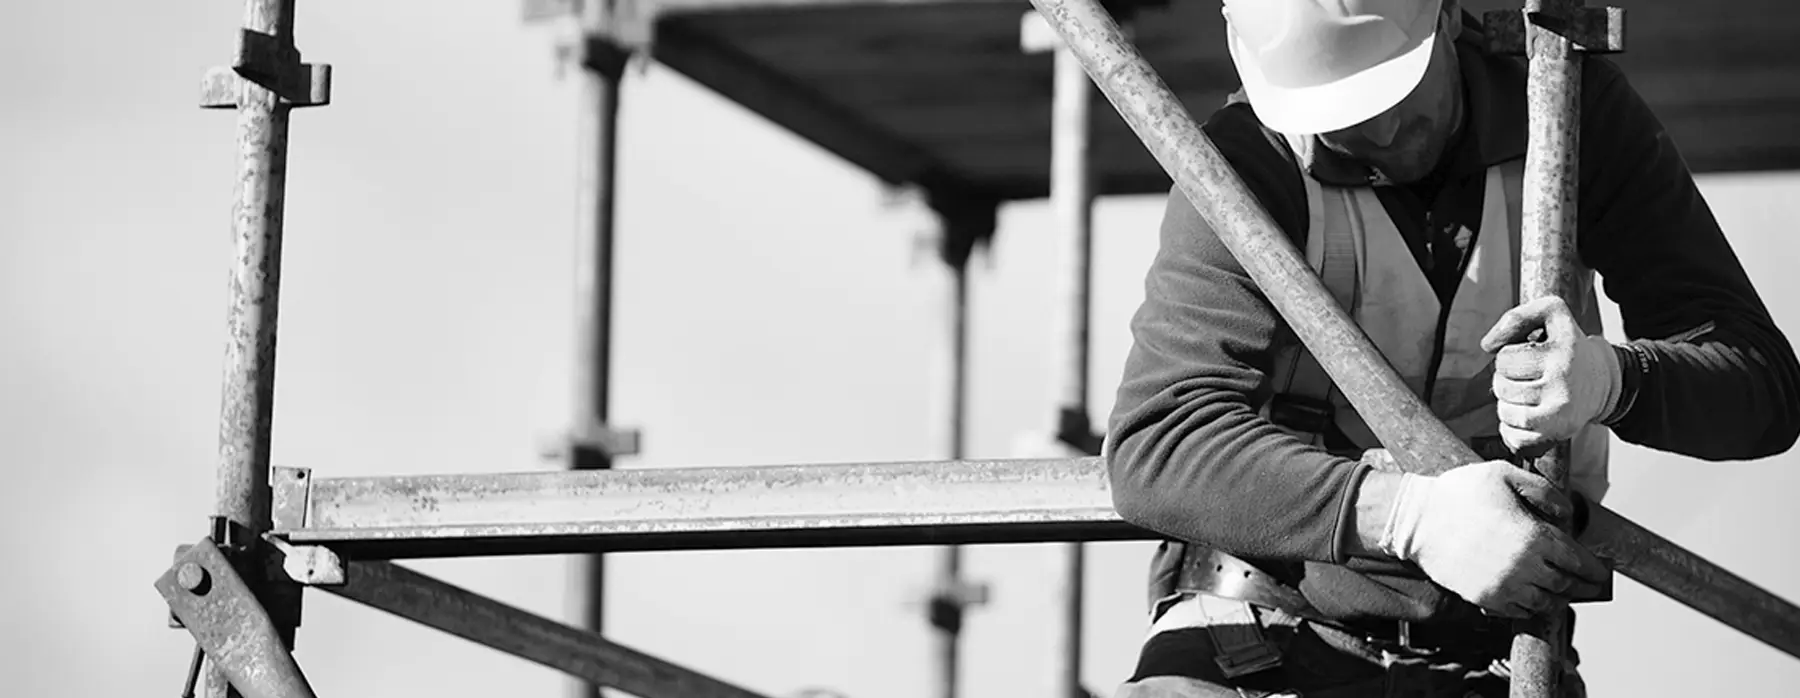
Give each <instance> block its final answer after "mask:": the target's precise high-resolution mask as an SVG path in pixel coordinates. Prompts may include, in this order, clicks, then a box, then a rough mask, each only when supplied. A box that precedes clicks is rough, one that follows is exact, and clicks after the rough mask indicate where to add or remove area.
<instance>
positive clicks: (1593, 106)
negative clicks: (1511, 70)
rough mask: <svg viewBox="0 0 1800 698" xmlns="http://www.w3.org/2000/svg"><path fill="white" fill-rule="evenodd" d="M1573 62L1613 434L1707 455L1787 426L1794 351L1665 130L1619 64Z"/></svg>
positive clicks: (1787, 443) (1584, 235)
mask: <svg viewBox="0 0 1800 698" xmlns="http://www.w3.org/2000/svg"><path fill="white" fill-rule="evenodd" d="M1586 64H1587V68H1586V71H1585V75H1584V76H1583V93H1584V98H1583V100H1582V101H1583V105H1582V131H1581V139H1582V145H1581V150H1582V152H1581V168H1582V173H1581V191H1580V195H1581V199H1580V203H1579V216H1580V218H1579V220H1580V224H1581V233H1580V239H1579V245H1580V254H1581V256H1582V258H1583V260H1584V261H1586V262H1587V264H1588V266H1589V267H1591V268H1593V269H1594V270H1595V271H1597V272H1598V273H1599V274H1600V276H1601V278H1602V279H1603V283H1604V288H1605V291H1606V294H1607V296H1608V297H1609V298H1611V299H1612V300H1613V301H1614V302H1615V303H1617V304H1618V305H1619V310H1620V315H1621V316H1622V317H1623V319H1624V324H1625V327H1624V330H1625V335H1626V337H1627V338H1629V340H1630V341H1629V344H1630V345H1633V346H1635V347H1636V348H1639V349H1641V351H1626V352H1621V356H1622V357H1624V358H1625V359H1626V361H1625V362H1624V364H1623V365H1624V367H1625V370H1626V371H1627V373H1629V374H1632V375H1631V377H1630V378H1628V379H1627V381H1628V383H1627V384H1628V385H1631V384H1633V383H1635V385H1636V389H1635V396H1632V395H1627V396H1625V398H1624V399H1626V400H1628V401H1630V403H1629V405H1630V406H1629V407H1628V410H1627V411H1626V412H1625V414H1624V415H1623V416H1622V417H1621V418H1619V419H1618V421H1616V422H1615V423H1614V425H1613V433H1615V434H1617V435H1618V436H1619V437H1620V438H1621V439H1623V440H1625V441H1627V442H1630V443H1634V444H1638V445H1641V446H1645V447H1649V448H1655V449H1658V450H1663V451H1668V452H1673V453H1679V454H1682V455H1686V456H1690V457H1695V458H1702V459H1707V460H1735V459H1751V458H1761V457H1765V456H1770V455H1774V454H1778V453H1781V452H1783V451H1786V450H1788V449H1789V448H1790V447H1792V446H1793V444H1794V441H1795V437H1796V434H1800V392H1797V390H1800V365H1797V364H1796V362H1795V358H1794V350H1793V347H1792V346H1790V344H1789V342H1788V340H1787V338H1786V337H1785V336H1783V334H1782V332H1781V330H1780V329H1779V328H1777V327H1776V326H1775V322H1774V320H1773V318H1771V317H1770V315H1769V311H1768V309H1767V308H1766V307H1764V305H1763V302H1762V299H1761V298H1760V297H1759V296H1758V295H1757V292H1756V288H1755V287H1754V286H1753V285H1752V284H1751V283H1750V279H1749V277H1748V275H1747V274H1745V272H1744V269H1743V266H1742V265H1741V264H1740V263H1739V261H1738V258H1737V256H1736V254H1735V253H1734V252H1733V251H1732V248H1731V244H1730V243H1729V242H1728V241H1727V240H1726V237H1725V234H1724V232H1723V231H1721V230H1720V228H1719V223H1718V221H1717V220H1715V219H1714V218H1713V214H1712V211H1711V209H1710V208H1708V206H1707V204H1706V201H1705V199H1704V198H1702V196H1701V194H1700V190H1699V188H1698V187H1697V186H1696V185H1695V183H1694V179H1693V176H1692V175H1691V173H1690V172H1689V171H1688V169H1687V165H1686V163H1685V162H1684V161H1683V160H1682V158H1681V155H1680V153H1679V152H1678V151H1677V149H1676V146H1675V143H1674V142H1673V141H1672V140H1670V138H1669V134H1668V133H1666V132H1665V131H1664V130H1663V127H1662V124H1661V123H1659V122H1658V120H1657V118H1656V116H1655V115H1654V114H1652V113H1651V111H1650V109H1649V107H1648V105H1646V104H1645V103H1644V101H1643V99H1642V98H1641V97H1640V96H1639V95H1638V93H1637V92H1636V90H1635V89H1633V88H1632V86H1631V85H1630V83H1629V82H1628V81H1627V80H1626V78H1625V76H1624V75H1623V74H1622V73H1621V72H1620V71H1619V69H1618V68H1617V67H1616V66H1615V65H1614V64H1612V63H1611V62H1609V61H1606V60H1605V59H1599V58H1590V59H1589V60H1588V61H1587V62H1586Z"/></svg>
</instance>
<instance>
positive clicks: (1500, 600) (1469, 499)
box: [1376, 461, 1607, 618]
mask: <svg viewBox="0 0 1800 698" xmlns="http://www.w3.org/2000/svg"><path fill="white" fill-rule="evenodd" d="M1573 512H1574V507H1573V505H1572V504H1571V503H1570V502H1569V500H1568V498H1567V497H1565V496H1563V494H1562V493H1560V492H1558V491H1557V490H1556V488H1555V487H1553V486H1552V485H1551V484H1550V481H1549V480H1546V479H1544V478H1542V477H1539V476H1538V475H1536V474H1534V473H1531V472H1529V471H1527V470H1524V469H1522V468H1519V467H1516V466H1514V465H1512V464H1511V463H1507V462H1505V461H1488V462H1485V463H1475V464H1471V465H1465V466H1462V467H1459V468H1455V469H1453V470H1450V471H1449V472H1446V473H1444V474H1442V475H1437V476H1435V477H1434V476H1424V475H1414V474H1411V473H1407V474H1405V475H1402V476H1401V480H1400V488H1399V491H1398V492H1397V493H1395V495H1394V504H1393V508H1392V509H1391V510H1390V511H1389V514H1388V520H1387V524H1386V527H1385V528H1384V529H1383V531H1382V535H1381V538H1380V542H1379V543H1378V544H1377V546H1376V547H1377V548H1379V549H1380V550H1381V551H1382V552H1384V553H1387V554H1388V555H1392V556H1394V557H1396V558H1399V559H1402V560H1408V561H1411V562H1414V563H1417V564H1418V565H1419V568H1420V569H1422V570H1424V571H1425V574H1426V575H1428V576H1430V577H1431V579H1432V581H1434V582H1437V583H1438V585H1440V586H1442V587H1444V588H1445V589H1449V590H1450V591H1452V592H1455V593H1456V594H1457V595H1458V596H1461V597H1463V598H1464V599H1467V600H1468V601H1469V602H1470V603H1472V604H1475V605H1476V606H1479V607H1481V609H1482V610H1483V611H1484V612H1486V613H1488V614H1489V615H1495V616H1503V617H1508V618H1524V617H1528V616H1531V615H1534V614H1538V613H1543V612H1544V611H1547V610H1550V609H1552V608H1555V607H1558V606H1560V605H1562V604H1566V603H1567V602H1568V600H1569V599H1570V598H1572V597H1575V596H1578V595H1587V594H1591V593H1594V592H1595V591H1597V590H1598V588H1599V586H1598V585H1600V584H1603V583H1604V582H1605V581H1606V573H1607V571H1606V566H1605V565H1604V564H1603V563H1601V562H1600V559H1599V558H1597V557H1594V555H1593V553H1590V552H1588V550H1587V549H1586V548H1583V547H1582V546H1581V545H1580V544H1578V543H1576V542H1575V540H1574V538H1572V537H1570V536H1569V534H1568V533H1566V532H1564V531H1562V530H1561V529H1559V528H1558V527H1557V526H1555V525H1552V524H1551V523H1549V522H1548V521H1546V520H1545V519H1543V518H1540V516H1542V517H1548V518H1549V520H1551V521H1557V522H1566V521H1568V519H1569V517H1570V516H1572V515H1573ZM1534 514H1536V515H1534Z"/></svg>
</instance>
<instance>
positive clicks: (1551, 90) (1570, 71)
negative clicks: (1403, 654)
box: [1488, 0, 1624, 698]
mask: <svg viewBox="0 0 1800 698" xmlns="http://www.w3.org/2000/svg"><path fill="white" fill-rule="evenodd" d="M1488 18H1489V21H1490V23H1491V24H1492V26H1493V27H1494V29H1493V30H1492V31H1491V32H1490V34H1491V38H1490V41H1491V42H1492V43H1493V45H1492V46H1491V48H1493V49H1496V50H1497V51H1498V52H1502V53H1510V54H1519V55H1524V56H1526V60H1527V65H1528V66H1529V67H1528V71H1529V75H1528V82H1527V83H1526V87H1525V99H1526V108H1527V110H1528V119H1527V120H1528V127H1527V130H1528V136H1529V138H1528V141H1527V142H1528V147H1527V149H1526V152H1525V183H1524V192H1523V195H1522V196H1523V208H1524V212H1523V217H1522V218H1523V220H1522V221H1521V223H1522V226H1521V231H1520V246H1521V260H1520V274H1519V300H1520V301H1521V302H1531V301H1535V300H1538V299H1542V298H1549V297H1556V298H1560V299H1562V300H1563V301H1564V302H1567V301H1569V300H1570V297H1571V295H1572V294H1573V293H1574V292H1575V286H1576V280H1577V279H1576V274H1577V264H1576V262H1577V259H1578V257H1577V253H1576V250H1575V226H1576V213H1577V200H1578V194H1579V181H1580V180H1579V178H1578V176H1577V175H1578V172H1579V165H1580V163H1579V155H1580V148H1581V137H1580V136H1581V64H1582V53H1583V52H1584V51H1592V52H1609V53H1610V52H1615V51H1620V50H1623V48H1624V46H1623V44H1622V40H1623V31H1624V24H1623V21H1622V20H1623V16H1622V15H1621V14H1619V13H1618V12H1616V11H1612V10H1609V9H1607V8H1586V7H1583V6H1582V0H1525V6H1524V9H1523V11H1522V12H1521V11H1518V10H1499V11H1495V12H1491V13H1488ZM1522 455H1527V454H1522ZM1529 455H1530V456H1531V457H1529V458H1527V460H1528V461H1529V464H1530V465H1531V467H1532V468H1533V469H1535V470H1536V471H1537V472H1538V474H1539V475H1542V476H1543V477H1544V478H1545V479H1547V480H1549V481H1550V482H1551V483H1552V484H1554V485H1555V486H1556V487H1557V488H1558V489H1566V488H1567V486H1568V478H1569V467H1568V466H1569V444H1568V442H1566V441H1565V442H1559V443H1556V444H1553V445H1551V446H1550V448H1549V449H1548V450H1547V451H1545V452H1544V453H1541V454H1529ZM1567 623H1568V617H1567V615H1566V614H1565V613H1564V612H1563V611H1561V610H1560V609H1559V610H1557V611H1553V612H1550V613H1546V614H1543V615H1541V616H1538V617H1534V618H1529V619H1526V620H1522V621H1519V622H1517V623H1515V624H1514V626H1515V628H1516V629H1517V635H1516V636H1515V637H1514V639H1513V647H1512V654H1511V660H1510V663H1511V673H1512V683H1511V688H1510V692H1511V695H1512V698H1554V696H1557V695H1560V693H1561V686H1562V682H1563V679H1564V678H1565V677H1564V673H1565V672H1564V669H1563V658H1564V656H1565V655H1566V654H1567V653H1568V649H1569V648H1568V641H1569V640H1570V637H1569V634H1568V627H1567Z"/></svg>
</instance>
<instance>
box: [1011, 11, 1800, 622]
mask: <svg viewBox="0 0 1800 698" xmlns="http://www.w3.org/2000/svg"><path fill="white" fill-rule="evenodd" d="M1031 2H1032V5H1033V6H1035V7H1036V8H1037V10H1038V12H1040V13H1041V14H1042V15H1043V16H1044V18H1045V19H1047V20H1049V23H1050V25H1051V27H1052V28H1053V29H1055V31H1056V32H1057V34H1059V35H1060V36H1061V37H1062V39H1063V42H1064V44H1065V45H1066V46H1068V47H1069V48H1070V50H1071V51H1072V52H1073V53H1074V54H1075V55H1076V56H1077V57H1078V58H1079V59H1080V60H1081V63H1082V66H1083V67H1084V68H1085V69H1086V70H1087V72H1088V74H1089V75H1091V76H1093V78H1094V82H1095V83H1096V84H1097V85H1099V86H1100V89H1101V92H1102V93H1104V94H1105V95H1106V97H1107V99H1108V101H1110V102H1111V103H1112V105H1113V107H1114V108H1115V109H1117V110H1118V112H1119V115H1120V116H1121V117H1122V118H1123V119H1124V121H1125V123H1126V124H1127V125H1129V126H1130V127H1131V129H1132V131H1133V132H1134V133H1136V134H1137V136H1138V138H1139V140H1141V141H1142V142H1143V143H1144V145H1145V147H1146V148H1147V149H1148V150H1149V152H1150V154H1151V155H1153V156H1154V157H1155V158H1156V160H1157V161H1158V163H1160V164H1161V165H1162V166H1163V169H1164V170H1165V171H1167V173H1168V174H1169V176H1170V178H1171V179H1172V180H1174V182H1175V185H1176V187H1177V188H1178V190H1179V191H1180V192H1181V193H1182V194H1183V195H1185V196H1187V197H1188V199H1189V200H1190V201H1191V202H1192V203H1193V204H1194V207H1195V209H1196V210H1198V211H1199V213H1200V215H1201V216H1202V217H1203V218H1204V219H1205V220H1206V221H1207V223H1208V224H1210V225H1211V226H1212V228H1213V229H1214V230H1215V231H1217V232H1218V235H1219V237H1220V239H1221V241H1223V242H1224V243H1225V245H1226V246H1227V248H1229V249H1230V251H1231V253H1232V255H1233V256H1234V257H1235V258H1236V259H1237V260H1238V262H1239V263H1240V264H1242V265H1243V267H1244V269H1245V271H1246V272H1248V273H1249V275H1250V276H1251V278H1252V279H1253V280H1254V281H1255V283H1256V284H1257V286H1258V288H1260V289H1262V291H1263V292H1264V293H1265V294H1266V295H1267V296H1268V298H1269V301H1270V302H1271V304H1272V305H1274V307H1275V309H1276V311H1277V312H1279V313H1280V314H1281V316H1282V318H1283V319H1285V320H1286V321H1287V323H1288V325H1289V326H1290V327H1291V328H1292V329H1293V330H1294V332H1295V334H1296V335H1298V337H1299V338H1300V340H1301V341H1302V342H1304V343H1305V345H1306V347H1307V348H1308V349H1309V350H1310V351H1312V352H1313V354H1314V355H1315V356H1316V357H1318V359H1319V362H1320V364H1321V365H1322V366H1323V367H1324V368H1325V369H1326V372H1327V373H1329V374H1330V376H1331V378H1332V380H1333V382H1334V383H1336V384H1337V386H1338V387H1339V389H1341V390H1342V391H1343V393H1344V395H1345V397H1346V398H1348V399H1349V401H1350V403H1351V405H1352V406H1353V407H1354V408H1355V409H1356V411H1357V413H1358V414H1360V415H1361V416H1362V417H1363V421H1364V422H1366V423H1367V424H1368V425H1369V426H1370V428H1371V429H1372V430H1373V431H1374V432H1375V434H1376V436H1377V438H1378V439H1379V440H1380V441H1381V443H1382V445H1383V446H1385V447H1386V448H1387V449H1388V451H1390V452H1391V453H1392V454H1393V455H1394V456H1395V458H1396V460H1397V461H1398V462H1399V464H1400V466H1401V467H1402V468H1404V469H1406V470H1407V471H1409V472H1414V473H1421V474H1435V473H1441V472H1444V471H1446V470H1449V469H1451V468H1455V467H1459V466H1462V465H1467V464H1470V463H1476V462H1480V460H1481V459H1480V458H1479V457H1478V456H1477V455H1476V454H1475V452H1474V451H1473V450H1472V449H1471V448H1470V447H1469V446H1468V445H1467V444H1465V443H1463V442H1462V441H1461V440H1460V439H1458V438H1456V435H1455V434H1454V433H1452V432H1451V431H1450V429H1449V428H1448V427H1447V426H1445V425H1444V423H1443V422H1442V421H1440V420H1438V419H1437V418H1436V417H1435V416H1434V415H1432V413H1431V411H1430V410H1429V409H1428V408H1426V406H1425V405H1424V404H1423V403H1421V402H1420V400H1419V399H1418V397H1417V396H1415V395H1413V393H1412V392H1411V391H1410V390H1408V389H1407V388H1406V386H1405V384H1404V383H1403V382H1402V381H1401V380H1400V378H1399V376H1398V374H1396V373H1395V372H1394V369H1393V367H1392V366H1390V365H1388V363H1387V362H1386V361H1385V360H1384V359H1383V358H1382V357H1381V354H1380V352H1379V351H1378V350H1377V349H1376V348H1375V346H1374V344H1373V343H1372V342H1371V341H1370V340H1369V338H1368V336H1367V335H1365V334H1363V332H1362V331H1361V330H1360V329H1359V328H1357V326H1356V325H1355V324H1354V323H1352V322H1351V320H1350V317H1349V315H1348V314H1347V313H1346V312H1345V311H1344V309H1343V308H1341V307H1339V306H1338V305H1337V304H1336V302H1335V301H1333V300H1332V298H1331V296H1330V294H1329V293H1328V292H1327V291H1326V289H1325V287H1324V285H1323V282H1321V281H1320V280H1319V278H1318V277H1317V276H1316V275H1315V274H1313V272H1312V269H1311V267H1310V266H1308V265H1307V263H1306V260H1305V258H1304V257H1302V256H1301V254H1300V252H1299V251H1298V250H1297V249H1296V248H1295V247H1294V245H1293V244H1292V243H1291V242H1289V241H1288V239H1287V237H1286V236H1285V235H1284V234H1282V233H1281V231H1280V229H1279V228H1277V227H1276V226H1275V224H1274V222H1273V220H1271V219H1270V218H1269V215H1268V213H1267V212H1265V211H1264V210H1263V209H1262V206H1261V204H1260V203H1258V201H1257V200H1256V199H1255V197H1254V196H1253V195H1251V194H1250V192H1249V190H1248V189H1247V188H1246V187H1245V186H1244V183H1243V181H1242V180H1241V179H1240V178H1239V177H1238V175H1237V174H1236V173H1235V172H1234V171H1233V170H1232V169H1231V166H1230V164H1229V163H1228V162H1227V161H1226V160H1225V158H1224V157H1223V156H1222V155H1220V153H1219V151H1218V148H1217V147H1215V146H1214V145H1213V144H1212V141H1211V140H1210V139H1209V138H1207V136H1206V134H1205V133H1204V132H1202V131H1201V130H1200V128H1199V126H1198V125H1197V124H1196V123H1195V122H1194V119H1193V116H1192V115H1191V114H1189V113H1188V111H1187V109H1186V108H1185V107H1184V106H1183V105H1182V104H1181V102H1180V101H1179V100H1178V99H1177V98H1176V97H1175V95H1174V93H1173V92H1171V91H1170V90H1169V88H1168V86H1167V85H1166V84H1164V83H1163V81H1162V79H1161V77H1159V76H1158V75H1157V73H1156V71H1155V70H1154V69H1153V68H1151V67H1150V65H1149V63H1148V62H1146V61H1145V60H1144V57H1143V56H1142V55H1141V54H1139V53H1138V51H1137V49H1136V47H1134V46H1133V45H1132V44H1131V42H1130V41H1129V40H1128V39H1127V38H1126V37H1125V35H1124V34H1123V33H1122V32H1121V31H1120V29H1119V27H1118V25H1117V24H1116V23H1115V22H1114V21H1113V20H1112V18H1111V17H1110V16H1109V15H1108V14H1107V13H1106V11H1105V10H1104V9H1103V8H1102V7H1101V4H1100V2H1098V0H1031ZM1609 12H1612V11H1611V10H1609ZM1575 499H1576V501H1577V503H1578V505H1579V508H1580V509H1581V512H1580V514H1579V515H1578V516H1577V517H1576V519H1577V520H1576V526H1575V529H1576V539H1577V540H1578V541H1579V542H1581V543H1582V544H1583V545H1585V546H1587V547H1588V549H1589V550H1591V551H1592V552H1593V553H1594V554H1595V555H1596V556H1598V557H1600V558H1601V559H1602V560H1604V561H1605V562H1606V563H1607V564H1609V565H1610V566H1612V568H1613V569H1614V570H1616V571H1618V572H1621V573H1623V574H1625V575H1626V576H1628V577H1630V578H1632V579H1635V580H1637V581H1638V582H1640V583H1642V584H1644V585H1645V586H1647V587H1650V588H1651V589H1654V590H1656V591H1657V592H1659V593H1662V594H1664V595H1666V596H1668V597H1670V598H1671V599H1674V600H1675V601H1678V602H1680V603H1682V604H1684V605H1686V606H1688V607H1690V608H1693V609H1695V610H1697V611H1699V612H1701V613H1703V614H1706V615H1707V616H1709V617H1711V618H1713V619H1715V620H1718V621H1719V622H1721V623H1724V624H1726V625H1728V626H1730V627H1732V628H1734V629H1737V630H1738V631H1740V632H1743V633H1744V634H1746V635H1749V636H1751V637H1753V638H1756V639H1757V640H1759V641H1762V642H1764V643H1767V644H1768V645H1770V646H1771V647H1774V648H1776V649H1778V650H1781V651H1782V652H1785V653H1787V654H1789V655H1791V656H1795V657H1800V607H1797V606H1795V605H1794V604H1792V603H1789V602H1788V601H1786V600H1784V599H1782V598H1780V597H1778V596H1776V595H1774V594H1771V593H1769V592H1768V591H1767V590H1765V589H1762V588H1760V587H1758V586H1756V585H1755V584H1752V583H1750V582H1749V581H1748V580H1745V579H1744V578H1742V577H1739V576H1737V575H1735V574H1732V573H1731V572H1730V571H1728V570H1725V569H1724V568H1721V567H1719V566H1718V565H1716V564H1714V563H1712V562H1710V561H1708V560H1706V559H1704V558H1701V557H1700V556H1698V555H1695V554H1693V553H1692V552H1690V551H1688V550H1685V549H1683V548H1681V547H1680V546H1678V545H1676V544H1674V543H1673V542H1671V541H1669V540H1667V539H1665V538H1663V537H1661V536H1658V535H1656V534H1655V533H1654V532H1652V531H1650V530H1648V529H1646V528H1644V527H1642V526H1640V525H1638V524H1636V523H1634V522H1632V521H1630V520H1629V519H1626V518H1625V517H1623V516H1620V515H1619V514H1617V513H1615V512H1613V511H1612V510H1610V509H1607V508H1606V507H1604V506H1601V505H1600V504H1598V503H1595V502H1588V501H1586V500H1584V499H1582V498H1580V497H1578V496H1577V497H1575Z"/></svg>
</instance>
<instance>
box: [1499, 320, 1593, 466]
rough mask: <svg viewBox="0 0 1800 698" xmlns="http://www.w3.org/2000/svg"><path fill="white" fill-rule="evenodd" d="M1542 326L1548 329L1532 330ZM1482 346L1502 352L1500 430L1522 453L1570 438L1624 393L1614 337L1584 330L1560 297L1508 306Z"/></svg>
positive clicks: (1515, 450) (1516, 450)
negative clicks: (1613, 342) (1610, 340)
mask: <svg viewBox="0 0 1800 698" xmlns="http://www.w3.org/2000/svg"><path fill="white" fill-rule="evenodd" d="M1540 328H1541V329H1543V330H1544V332H1543V335H1542V336H1540V337H1532V333H1533V332H1535V331H1537V330H1538V329H1540ZM1533 339H1536V340H1537V341H1532V340H1533ZM1481 349H1482V350H1483V351H1486V352H1489V353H1497V354H1496V356H1495V357H1494V397H1496V398H1498V399H1499V405H1498V408H1499V413H1500V437H1501V439H1502V440H1504V441H1505V442H1506V445H1507V447H1509V448H1511V449H1512V450H1513V451H1514V452H1515V453H1516V452H1519V451H1521V450H1526V449H1533V448H1536V447H1539V446H1544V445H1548V444H1551V443H1555V442H1558V441H1564V440H1567V439H1569V438H1570V437H1572V436H1574V435H1575V432H1577V431H1579V430H1580V429H1581V428H1582V427H1584V426H1586V425H1588V424H1590V423H1593V422H1595V421H1598V420H1600V419H1601V418H1603V417H1605V416H1606V415H1607V414H1608V413H1610V412H1611V411H1612V408H1613V404H1614V403H1615V402H1616V401H1617V400H1618V395H1619V360H1618V355H1617V354H1616V353H1614V351H1613V348H1612V344H1611V343H1609V342H1607V341H1606V338H1604V337H1601V336H1598V335H1587V334H1584V333H1583V332H1582V331H1581V326H1580V325H1579V324H1577V323H1576V322H1575V315H1574V314H1573V313H1571V312H1569V306H1568V305H1567V304H1565V303H1563V301H1562V299H1560V298H1556V297H1554V296H1552V297H1549V298H1542V299H1539V300H1535V301H1532V302H1529V303H1525V304H1523V305H1520V306H1519V307H1517V308H1513V309H1512V310H1510V311H1507V313H1506V314H1505V315H1502V316H1500V320H1499V321H1498V322H1496V323H1494V327H1493V329H1490V330H1488V333H1487V336H1485V337H1482V339H1481Z"/></svg>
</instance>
